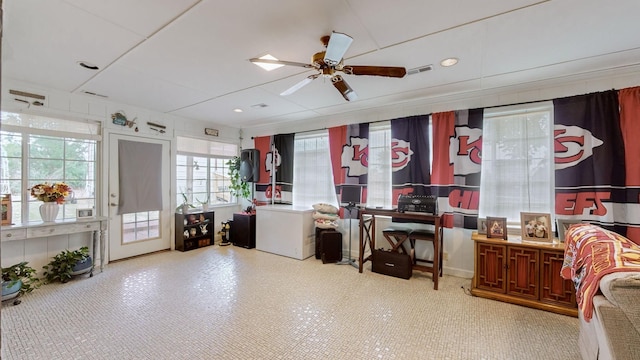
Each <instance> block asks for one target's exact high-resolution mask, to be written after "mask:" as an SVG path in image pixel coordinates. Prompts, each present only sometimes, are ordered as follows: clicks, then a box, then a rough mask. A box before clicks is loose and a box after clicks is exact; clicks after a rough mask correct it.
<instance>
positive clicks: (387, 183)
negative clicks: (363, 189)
mask: <svg viewBox="0 0 640 360" xmlns="http://www.w3.org/2000/svg"><path fill="white" fill-rule="evenodd" d="M391 203H392V199H391V123H390V122H388V121H385V122H379V123H375V124H371V125H370V127H369V174H368V184H367V206H368V207H376V206H382V207H383V208H391Z"/></svg>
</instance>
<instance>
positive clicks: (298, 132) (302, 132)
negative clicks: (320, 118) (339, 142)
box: [251, 113, 431, 140]
mask: <svg viewBox="0 0 640 360" xmlns="http://www.w3.org/2000/svg"><path fill="white" fill-rule="evenodd" d="M427 115H431V113H428V114H427ZM391 120H393V119H386V120H376V121H370V122H368V123H367V124H377V123H381V122H385V121H391ZM348 125H352V124H348ZM327 129H329V128H326V127H324V128H320V129H312V130H304V131H296V132H295V133H294V134H304V133H308V132H314V131H320V130H327ZM273 135H280V134H273ZM253 139H255V136H252V137H251V140H253Z"/></svg>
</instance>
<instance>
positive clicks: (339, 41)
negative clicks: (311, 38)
mask: <svg viewBox="0 0 640 360" xmlns="http://www.w3.org/2000/svg"><path fill="white" fill-rule="evenodd" d="M352 42H353V38H352V37H351V36H349V35H347V34H343V33H339V32H335V31H334V32H333V33H331V38H330V40H329V44H328V45H327V51H326V52H325V54H324V62H325V63H326V64H327V65H329V66H335V65H337V64H339V63H340V61H341V60H342V57H343V56H344V53H345V52H347V49H348V48H349V46H350V45H351V43H352Z"/></svg>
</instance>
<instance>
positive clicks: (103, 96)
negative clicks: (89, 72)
mask: <svg viewBox="0 0 640 360" xmlns="http://www.w3.org/2000/svg"><path fill="white" fill-rule="evenodd" d="M82 93H83V94H87V95H91V96H97V97H101V98H108V96H107V95H102V94H96V93H94V92H92V91H87V90H82Z"/></svg>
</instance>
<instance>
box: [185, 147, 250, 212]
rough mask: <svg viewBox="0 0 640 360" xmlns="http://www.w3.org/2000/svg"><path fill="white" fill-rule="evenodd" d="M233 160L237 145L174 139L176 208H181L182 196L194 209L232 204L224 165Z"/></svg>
mask: <svg viewBox="0 0 640 360" xmlns="http://www.w3.org/2000/svg"><path fill="white" fill-rule="evenodd" d="M235 156H238V146H237V145H234V144H227V143H222V142H215V141H207V140H199V139H192V138H186V137H181V136H178V146H177V158H176V189H177V204H182V202H183V197H182V194H184V195H185V196H186V197H187V201H188V202H189V203H191V204H195V205H197V204H198V203H208V204H210V205H221V204H228V203H231V202H234V203H235V201H236V199H232V197H231V191H230V188H229V187H230V185H231V181H230V178H229V167H228V166H227V161H229V159H231V158H233V157H235Z"/></svg>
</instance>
